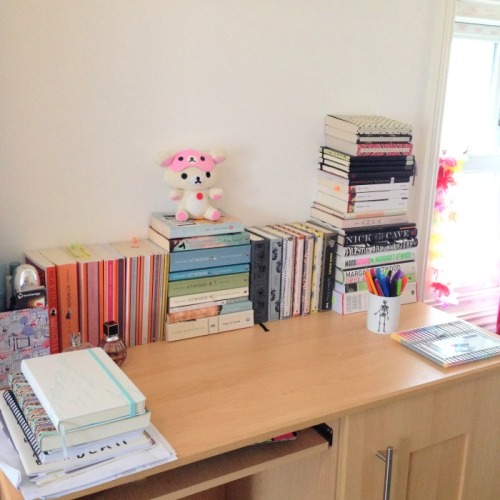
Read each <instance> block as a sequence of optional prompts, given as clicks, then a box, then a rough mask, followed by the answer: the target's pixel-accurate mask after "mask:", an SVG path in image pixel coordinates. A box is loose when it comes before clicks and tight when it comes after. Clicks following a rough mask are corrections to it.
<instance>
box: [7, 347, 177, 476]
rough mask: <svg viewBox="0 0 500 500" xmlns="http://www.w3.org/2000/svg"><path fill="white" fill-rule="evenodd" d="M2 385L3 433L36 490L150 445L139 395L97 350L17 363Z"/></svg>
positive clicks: (143, 402) (152, 443)
mask: <svg viewBox="0 0 500 500" xmlns="http://www.w3.org/2000/svg"><path fill="white" fill-rule="evenodd" d="M9 387H10V388H9V389H8V390H5V391H2V394H1V397H0V409H1V416H2V418H3V420H4V422H3V423H4V427H5V428H6V430H7V431H8V433H9V435H10V438H11V441H12V442H13V445H14V447H15V448H16V451H17V453H18V454H19V458H20V461H21V463H22V466H23V468H24V472H25V473H26V475H27V476H28V477H29V478H30V480H31V481H32V482H34V483H36V484H38V485H40V486H42V485H44V484H46V483H49V482H53V481H57V480H65V479H68V478H71V476H72V474H79V473H81V471H82V470H85V469H86V468H89V467H91V466H94V465H96V464H102V463H105V462H108V461H110V460H116V459H118V457H128V456H130V455H131V454H133V453H134V454H135V453H138V452H140V451H144V450H149V449H152V448H153V447H154V446H155V445H156V442H155V439H154V438H153V437H152V435H151V432H150V430H151V424H150V412H149V410H148V409H147V407H146V398H145V396H144V395H143V394H142V393H141V391H140V390H139V389H138V388H137V387H136V386H135V385H134V384H133V382H132V381H131V380H130V379H129V378H128V377H127V376H126V375H125V373H124V372H123V371H122V370H121V369H120V368H119V367H118V366H117V365H116V364H115V363H114V362H113V361H112V360H111V358H110V357H109V356H108V355H107V354H106V353H105V352H104V351H103V350H102V349H101V348H92V349H83V350H79V351H72V352H65V353H60V354H55V355H51V356H44V357H39V358H31V359H26V360H23V361H22V363H21V370H20V371H19V372H13V373H11V374H10V375H9ZM170 452H171V453H170V455H171V456H170V459H175V454H174V452H173V450H170Z"/></svg>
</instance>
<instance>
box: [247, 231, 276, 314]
mask: <svg viewBox="0 0 500 500" xmlns="http://www.w3.org/2000/svg"><path fill="white" fill-rule="evenodd" d="M248 230H249V231H250V232H251V233H253V234H256V235H258V236H261V237H263V238H265V239H266V240H268V241H269V287H268V291H267V299H268V311H269V317H268V319H269V321H274V320H278V319H280V309H281V306H280V304H281V270H282V267H283V240H282V238H280V237H279V236H276V235H275V234H271V233H269V232H266V231H265V230H264V229H263V228H261V227H251V228H249V229H248Z"/></svg>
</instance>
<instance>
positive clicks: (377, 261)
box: [335, 248, 417, 269]
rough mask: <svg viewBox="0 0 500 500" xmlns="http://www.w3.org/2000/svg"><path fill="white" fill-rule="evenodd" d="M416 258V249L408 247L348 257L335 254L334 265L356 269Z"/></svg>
mask: <svg viewBox="0 0 500 500" xmlns="http://www.w3.org/2000/svg"><path fill="white" fill-rule="evenodd" d="M416 258H417V252H416V249H415V248H409V249H406V250H395V251H389V252H379V253H370V254H366V255H359V256H350V257H344V256H342V255H337V258H336V264H335V265H336V266H337V267H338V268H339V269H356V268H358V267H373V266H380V265H383V264H389V263H395V262H405V261H409V260H415V259H416Z"/></svg>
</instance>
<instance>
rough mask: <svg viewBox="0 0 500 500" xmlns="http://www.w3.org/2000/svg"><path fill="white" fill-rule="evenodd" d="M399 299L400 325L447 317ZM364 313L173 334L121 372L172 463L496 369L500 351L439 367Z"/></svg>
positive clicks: (133, 354)
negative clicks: (175, 337) (144, 405)
mask: <svg viewBox="0 0 500 500" xmlns="http://www.w3.org/2000/svg"><path fill="white" fill-rule="evenodd" d="M449 319H450V316H448V315H446V314H445V313H442V312H441V311H438V310H436V309H433V308H431V307H428V306H426V305H424V304H421V303H417V304H408V305H405V306H403V307H402V311H401V320H400V328H401V329H407V328H413V327H417V326H424V325H429V324H432V323H438V322H442V321H446V320H449ZM365 321H366V314H364V313H359V314H354V315H345V316H341V315H337V314H335V313H328V312H326V313H319V314H315V315H311V316H307V317H297V318H292V319H290V320H281V321H275V322H270V323H267V327H268V329H269V331H267V332H266V331H264V330H263V329H262V328H261V327H260V326H255V327H253V328H249V329H244V330H239V331H233V332H227V333H222V334H217V335H213V336H209V337H199V338H195V339H189V340H184V341H178V342H174V343H167V342H163V343H160V344H149V345H144V346H138V347H134V348H133V349H131V350H130V351H129V357H128V359H127V361H126V362H125V364H124V365H123V369H124V371H126V372H127V373H128V375H129V376H130V377H131V378H132V379H133V380H134V381H135V382H136V383H137V385H138V386H139V388H140V389H141V390H142V391H144V393H145V394H146V397H147V401H148V402H149V406H150V408H151V410H152V420H153V422H154V424H155V425H156V426H157V427H158V429H159V430H160V431H161V432H162V433H163V434H164V435H165V436H166V437H167V439H168V440H169V441H170V443H171V444H172V445H173V447H174V448H175V450H176V451H177V454H178V457H179V460H178V461H177V462H176V463H174V464H171V465H169V466H168V467H167V468H171V467H175V466H179V465H182V464H184V463H189V462H193V461H197V460H200V459H202V458H206V457H208V456H211V455H216V454H219V453H222V452H225V451H228V450H231V449H235V448H239V447H241V446H245V445H247V444H251V443H254V442H255V441H258V440H260V439H264V438H268V437H270V436H273V435H279V434H281V433H284V432H288V431H291V430H297V429H301V428H305V427H308V426H311V425H314V424H318V423H321V422H324V421H326V420H332V419H334V418H336V417H339V416H342V415H345V414H348V413H353V412H355V411H358V410H361V409H364V408H368V407H370V406H373V405H376V404H377V403H379V402H380V401H381V400H383V401H389V400H391V399H397V398H399V397H403V396H405V395H406V394H409V393H412V392H414V391H424V390H426V389H430V388H433V387H434V386H436V385H439V384H443V383H446V382H450V380H452V379H456V380H459V379H461V378H462V377H465V376H474V374H481V373H483V372H484V371H485V370H499V369H500V359H496V360H485V361H480V362H476V363H471V364H469V365H465V366H462V367H456V368H452V369H450V368H448V369H443V368H441V367H439V366H438V365H436V364H434V363H433V362H431V361H429V360H427V359H425V358H423V357H422V356H420V355H418V354H416V353H414V352H412V351H411V350H409V349H407V348H406V347H404V346H402V345H400V344H398V343H397V342H395V341H393V340H392V339H390V338H389V336H387V335H378V334H375V333H372V332H369V331H368V330H367V329H366V327H365Z"/></svg>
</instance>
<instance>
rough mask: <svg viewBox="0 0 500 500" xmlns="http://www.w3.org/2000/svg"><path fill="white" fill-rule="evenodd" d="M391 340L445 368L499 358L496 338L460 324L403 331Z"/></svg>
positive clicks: (499, 347) (498, 340)
mask: <svg viewBox="0 0 500 500" xmlns="http://www.w3.org/2000/svg"><path fill="white" fill-rule="evenodd" d="M391 338H392V339H393V340H395V341H397V342H399V343H401V344H403V345H404V346H406V347H408V348H409V349H411V350H413V351H415V352H417V353H419V354H421V355H422V356H425V357H426V358H427V359H430V360H431V361H434V362H435V363H437V364H438V365H440V366H442V367H444V368H448V367H450V366H457V365H462V364H465V363H471V362H473V361H478V360H481V359H486V358H491V357H493V356H498V355H500V337H499V336H498V335H493V334H490V333H488V332H486V331H484V330H482V329H481V328H479V327H477V326H475V325H472V324H470V323H467V322H466V321H463V320H456V321H451V322H449V323H441V324H438V325H431V326H425V327H420V328H414V329H412V330H405V331H401V332H397V333H393V334H391Z"/></svg>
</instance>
